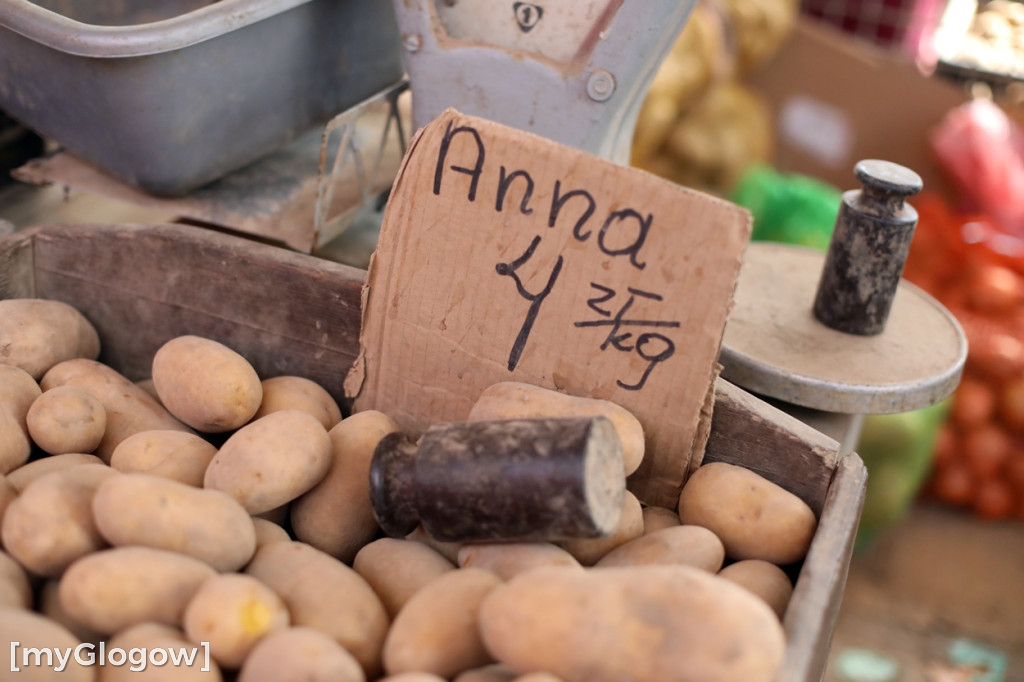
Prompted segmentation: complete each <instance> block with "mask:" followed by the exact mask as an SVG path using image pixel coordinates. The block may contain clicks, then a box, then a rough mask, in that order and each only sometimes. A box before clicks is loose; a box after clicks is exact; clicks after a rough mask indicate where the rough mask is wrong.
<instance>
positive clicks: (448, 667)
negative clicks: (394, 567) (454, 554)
mask: <svg viewBox="0 0 1024 682" xmlns="http://www.w3.org/2000/svg"><path fill="white" fill-rule="evenodd" d="M500 584H501V578H499V577H498V576H496V575H494V574H493V573H491V572H490V571H484V570H482V569H479V568H464V569H461V570H458V571H452V572H450V573H445V574H444V575H442V576H441V577H439V578H437V579H435V580H434V581H433V582H430V583H428V584H427V585H426V586H425V587H424V588H423V589H421V590H420V591H419V592H417V593H416V594H414V595H413V596H412V598H411V599H409V601H408V602H406V604H405V606H404V607H403V608H402V610H401V611H399V613H398V615H397V616H395V622H394V623H392V625H391V630H390V631H389V632H388V637H387V640H386V641H385V643H384V669H385V670H386V671H387V672H388V673H389V674H395V673H405V672H430V673H434V674H435V675H438V676H440V677H444V678H446V679H451V678H452V677H454V676H456V675H458V674H459V673H461V672H464V671H466V670H470V669H471V668H478V667H480V666H483V665H486V664H487V663H491V662H492V661H493V660H494V659H493V658H492V656H491V654H490V653H489V652H488V650H487V648H486V647H485V646H484V643H483V641H482V640H481V639H480V629H479V613H480V605H481V604H482V603H483V601H484V599H485V598H486V597H487V595H489V594H490V593H491V592H492V591H493V590H494V589H495V588H496V587H497V586H498V585H500Z"/></svg>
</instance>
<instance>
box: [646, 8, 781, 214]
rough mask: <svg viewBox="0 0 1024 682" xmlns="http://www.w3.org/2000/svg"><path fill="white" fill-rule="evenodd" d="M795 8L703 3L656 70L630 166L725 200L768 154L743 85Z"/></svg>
mask: <svg viewBox="0 0 1024 682" xmlns="http://www.w3.org/2000/svg"><path fill="white" fill-rule="evenodd" d="M798 8H799V5H798V3H797V2H796V1H795V0H774V1H773V2H763V1H757V0H704V1H703V2H700V3H698V4H697V5H696V6H695V7H694V9H693V12H692V14H691V16H690V19H689V20H688V22H687V24H686V26H685V28H684V29H683V31H682V32H681V33H680V35H679V37H678V38H677V40H676V43H675V45H674V46H673V48H672V50H671V51H670V52H669V54H668V55H667V56H666V58H665V61H664V62H662V65H661V67H660V69H659V70H658V72H657V74H656V75H655V78H654V80H653V81H652V83H651V87H650V89H649V90H648V93H647V95H646V97H645V98H644V102H643V104H642V105H641V108H640V113H639V116H638V118H637V123H636V129H635V133H634V137H633V147H632V160H631V162H632V164H633V165H634V166H636V167H638V168H643V169H645V170H648V171H650V172H652V173H655V174H657V175H660V176H662V177H664V178H667V179H669V180H671V181H673V182H675V183H677V184H681V185H685V186H688V187H695V188H698V189H701V190H704V191H708V192H711V193H714V194H718V195H720V196H727V195H728V194H729V192H730V191H731V190H732V188H733V187H734V185H735V183H736V182H737V180H739V178H740V176H741V175H742V173H743V172H744V170H746V169H747V168H748V167H749V166H750V165H752V164H755V163H768V162H769V161H770V159H771V155H772V152H773V135H772V119H771V112H770V111H769V109H768V106H767V104H766V103H765V102H764V101H763V100H762V98H761V97H760V96H759V95H758V94H757V93H755V92H754V91H753V90H751V89H750V88H748V87H746V86H745V85H744V84H743V78H744V77H745V76H746V75H747V74H749V73H751V72H752V71H754V70H755V69H757V68H759V67H760V66H761V65H762V64H764V63H765V62H767V61H768V59H770V58H771V57H772V55H774V54H775V53H776V52H777V51H778V49H779V48H780V47H781V46H782V44H783V42H784V41H785V40H786V38H787V37H788V36H789V35H790V33H791V31H792V30H793V28H794V26H795V25H796V20H797V16H798Z"/></svg>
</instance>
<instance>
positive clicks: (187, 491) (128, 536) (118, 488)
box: [92, 474, 256, 573]
mask: <svg viewBox="0 0 1024 682" xmlns="http://www.w3.org/2000/svg"><path fill="white" fill-rule="evenodd" d="M92 513H93V518H94V520H95V523H96V528H97V529H99V532H100V534H101V535H102V536H103V537H104V538H105V539H106V541H107V542H109V543H110V544H111V545H113V546H115V547H125V546H130V545H139V546H143V547H152V548H154V549H164V550H167V551H169V552H177V553H179V554H186V555H188V556H191V557H194V558H196V559H199V560H200V561H204V562H206V563H208V564H210V566H212V567H213V568H214V569H216V570H217V571H220V572H222V573H223V572H228V571H237V570H239V569H241V568H242V567H243V566H244V565H245V564H246V563H248V562H249V559H251V558H252V555H253V552H255V551H256V529H255V527H254V526H253V524H252V518H251V517H250V516H249V514H248V512H246V511H245V509H243V508H242V505H240V504H238V502H236V501H235V500H234V498H232V497H231V496H230V495H227V494H225V493H222V492H220V491H219V490H205V489H202V488H193V487H192V486H190V485H185V484H184V483H179V482H178V481H173V480H171V479H169V478H163V477H162V476H151V475H149V474H120V475H118V476H115V477H113V478H111V479H109V480H107V481H106V482H105V483H104V484H103V485H101V486H100V487H99V489H98V490H97V491H96V495H95V496H94V498H93V500H92Z"/></svg>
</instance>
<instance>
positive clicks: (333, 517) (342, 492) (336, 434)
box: [291, 410, 398, 564]
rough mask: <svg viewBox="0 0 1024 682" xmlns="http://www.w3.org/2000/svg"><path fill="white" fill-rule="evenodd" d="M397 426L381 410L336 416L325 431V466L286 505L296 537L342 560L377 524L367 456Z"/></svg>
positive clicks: (349, 556)
mask: <svg viewBox="0 0 1024 682" xmlns="http://www.w3.org/2000/svg"><path fill="white" fill-rule="evenodd" d="M397 430H398V424H396V423H395V421H394V420H393V419H391V418H390V417H388V416H387V415H386V414H384V413H383V412H378V411H376V410H366V411H364V412H357V413H356V414H353V415H352V416H350V417H348V418H346V419H344V420H342V421H340V422H339V423H338V424H337V426H335V427H334V428H332V429H331V430H330V432H329V434H328V435H329V436H330V439H331V451H332V452H333V457H332V458H331V465H330V469H329V470H328V471H327V475H326V476H324V477H323V480H321V481H320V482H319V483H317V484H316V485H315V486H314V487H313V488H312V489H311V490H310V491H309V492H307V493H306V494H304V495H303V496H302V497H300V498H299V499H297V500H295V502H293V503H292V505H291V525H292V530H293V532H294V533H295V537H296V538H298V539H299V540H301V541H302V542H306V543H309V544H311V545H313V546H314V547H316V548H317V549H319V550H321V551H323V552H327V553H328V554H330V555H331V556H334V557H337V558H338V559H341V560H342V561H344V562H345V563H348V564H350V563H352V559H353V558H354V557H355V555H356V552H358V551H359V549H360V548H361V547H362V546H363V545H365V544H366V543H367V542H369V541H370V540H372V539H373V537H374V536H375V535H376V534H377V531H378V530H379V526H378V525H377V518H376V517H375V516H374V513H373V505H371V504H370V462H371V461H372V460H373V451H374V448H376V447H377V443H379V442H380V439H381V438H383V437H384V436H386V435H387V434H389V433H392V432H394V431H397Z"/></svg>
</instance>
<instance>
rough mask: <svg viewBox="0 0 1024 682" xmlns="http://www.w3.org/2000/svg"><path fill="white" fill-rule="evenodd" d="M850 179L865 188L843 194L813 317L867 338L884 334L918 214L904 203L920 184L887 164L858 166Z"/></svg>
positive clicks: (911, 174) (915, 176)
mask: <svg viewBox="0 0 1024 682" xmlns="http://www.w3.org/2000/svg"><path fill="white" fill-rule="evenodd" d="M854 174H855V175H856V176H857V179H858V180H860V182H861V183H862V184H863V185H864V188H863V189H862V190H850V191H848V192H846V193H844V194H843V202H842V205H841V206H840V208H839V215H838V216H837V218H836V223H835V229H834V231H833V233H832V241H831V242H829V247H828V255H827V256H826V258H825V267H824V269H823V270H822V274H821V281H820V282H819V284H818V293H817V296H816V297H815V299H814V316H815V317H817V318H818V320H820V321H821V322H822V323H824V324H826V325H828V326H829V327H831V328H832V329H838V330H839V331H843V332H847V333H849V334H861V335H864V336H871V335H874V334H881V333H882V332H883V331H884V330H885V324H886V322H887V321H888V319H889V312H890V309H891V307H892V301H893V298H894V297H895V296H896V290H897V288H898V287H899V284H900V276H901V275H902V274H903V265H904V263H906V260H907V256H908V255H909V254H910V242H911V240H912V239H913V237H914V228H915V227H916V226H917V211H915V210H914V207H913V206H911V205H909V204H907V203H906V202H905V201H904V200H905V199H906V198H907V197H909V196H912V195H914V194H917V193H918V192H920V191H921V188H922V186H923V185H922V182H921V178H920V176H918V174H917V173H915V172H914V171H912V170H910V169H909V168H904V167H903V166H900V165H897V164H895V163H890V162H888V161H878V160H868V161H861V162H860V163H858V164H857V166H856V168H855V169H854Z"/></svg>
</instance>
